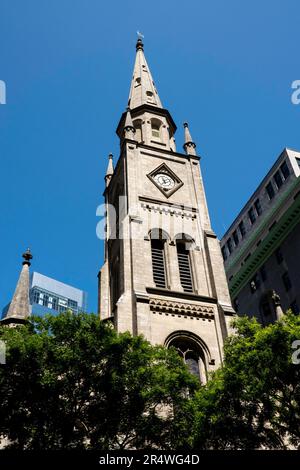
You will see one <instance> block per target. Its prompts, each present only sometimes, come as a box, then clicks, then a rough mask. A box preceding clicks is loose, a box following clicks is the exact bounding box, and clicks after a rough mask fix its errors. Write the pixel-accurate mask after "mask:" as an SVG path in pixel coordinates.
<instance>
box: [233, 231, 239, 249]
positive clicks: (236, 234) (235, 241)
mask: <svg viewBox="0 0 300 470" xmlns="http://www.w3.org/2000/svg"><path fill="white" fill-rule="evenodd" d="M232 238H233V241H234V244H235V246H238V244H239V241H240V240H239V236H238V233H237V231H236V230H234V232H233V233H232Z"/></svg>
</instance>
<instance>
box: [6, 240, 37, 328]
mask: <svg viewBox="0 0 300 470" xmlns="http://www.w3.org/2000/svg"><path fill="white" fill-rule="evenodd" d="M22 256H23V258H24V261H23V268H22V270H21V273H20V277H19V281H18V284H17V287H16V290H15V293H14V296H13V298H12V301H11V303H10V306H9V309H8V311H7V313H6V315H5V317H4V318H3V319H2V320H1V322H2V323H3V324H10V325H17V324H20V323H25V322H26V320H28V317H29V315H30V303H29V266H30V265H31V263H30V260H31V259H32V254H31V252H30V250H29V248H28V249H27V251H26V252H25V253H23V255H22Z"/></svg>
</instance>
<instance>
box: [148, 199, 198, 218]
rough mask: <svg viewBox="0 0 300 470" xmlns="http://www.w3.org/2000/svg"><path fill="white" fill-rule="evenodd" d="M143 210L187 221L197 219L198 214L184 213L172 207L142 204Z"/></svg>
mask: <svg viewBox="0 0 300 470" xmlns="http://www.w3.org/2000/svg"><path fill="white" fill-rule="evenodd" d="M141 206H142V208H143V209H144V210H146V211H149V212H155V213H159V214H168V215H174V216H175V217H181V218H185V219H196V214H194V213H191V212H186V211H182V210H180V209H172V208H170V207H162V206H156V205H154V204H145V203H142V204H141Z"/></svg>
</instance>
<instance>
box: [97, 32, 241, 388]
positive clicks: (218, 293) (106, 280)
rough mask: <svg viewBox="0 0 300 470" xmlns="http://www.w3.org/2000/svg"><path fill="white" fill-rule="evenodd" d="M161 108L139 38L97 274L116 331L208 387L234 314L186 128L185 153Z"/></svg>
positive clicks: (110, 173) (103, 309)
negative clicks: (140, 338) (182, 364)
mask: <svg viewBox="0 0 300 470" xmlns="http://www.w3.org/2000/svg"><path fill="white" fill-rule="evenodd" d="M175 131H176V125H175V123H174V121H173V119H172V116H171V115H170V113H169V111H168V110H166V109H164V108H163V105H162V103H161V100H160V98H159V95H158V92H157V89H156V86H155V83H154V81H153V78H152V75H151V72H150V69H149V67H148V64H147V62H146V59H145V55H144V47H143V43H142V40H141V39H138V41H137V45H136V60H135V65H134V71H133V77H132V81H131V88H130V94H129V100H128V107H127V110H126V112H125V113H124V114H123V115H122V117H121V119H120V122H119V125H118V128H117V134H118V136H119V138H120V147H121V148H120V157H119V159H118V161H117V162H116V165H115V168H114V167H113V161H112V155H110V156H109V163H108V168H107V173H106V176H105V181H106V189H105V192H104V196H105V201H106V207H107V210H106V240H105V262H104V265H103V267H102V269H101V271H100V273H99V313H100V317H101V318H102V319H103V320H105V319H110V320H112V321H113V322H114V325H115V328H116V329H117V331H120V332H122V331H130V332H131V333H132V334H143V335H144V336H145V338H146V339H148V340H149V341H150V342H151V343H153V344H161V345H165V346H166V347H169V346H171V345H173V346H175V347H176V348H177V350H178V351H179V353H180V354H181V355H182V356H183V357H184V360H185V361H186V363H187V364H188V365H189V367H190V368H191V370H192V371H193V372H194V373H195V374H196V375H198V376H199V378H200V380H201V381H202V382H205V381H206V376H207V372H208V371H210V370H213V369H215V368H216V367H218V366H219V364H220V363H221V361H222V351H223V342H224V339H225V338H226V336H227V334H228V328H229V323H230V321H231V319H232V315H233V313H234V311H233V308H232V306H231V301H230V297H229V292H228V287H227V281H226V277H225V272H224V267H223V260H222V256H221V251H220V246H219V241H218V239H217V237H216V235H215V234H214V232H213V231H212V228H211V224H210V219H209V213H208V209H207V204H206V198H205V192H204V186H203V181H202V176H201V171H200V166H199V162H200V157H199V156H197V154H196V145H195V143H194V142H193V139H192V137H191V134H190V131H189V128H188V125H187V123H185V124H184V131H185V143H184V145H183V148H184V151H185V153H180V152H178V151H177V150H176V145H175V139H174V134H175Z"/></svg>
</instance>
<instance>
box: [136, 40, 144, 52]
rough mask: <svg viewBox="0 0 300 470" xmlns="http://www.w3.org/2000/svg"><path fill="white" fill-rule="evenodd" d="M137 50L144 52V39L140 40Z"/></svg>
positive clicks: (137, 43)
mask: <svg viewBox="0 0 300 470" xmlns="http://www.w3.org/2000/svg"><path fill="white" fill-rule="evenodd" d="M135 48H136V50H137V51H139V50H141V51H143V50H144V44H143V41H142V38H138V40H137V42H136V46H135Z"/></svg>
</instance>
